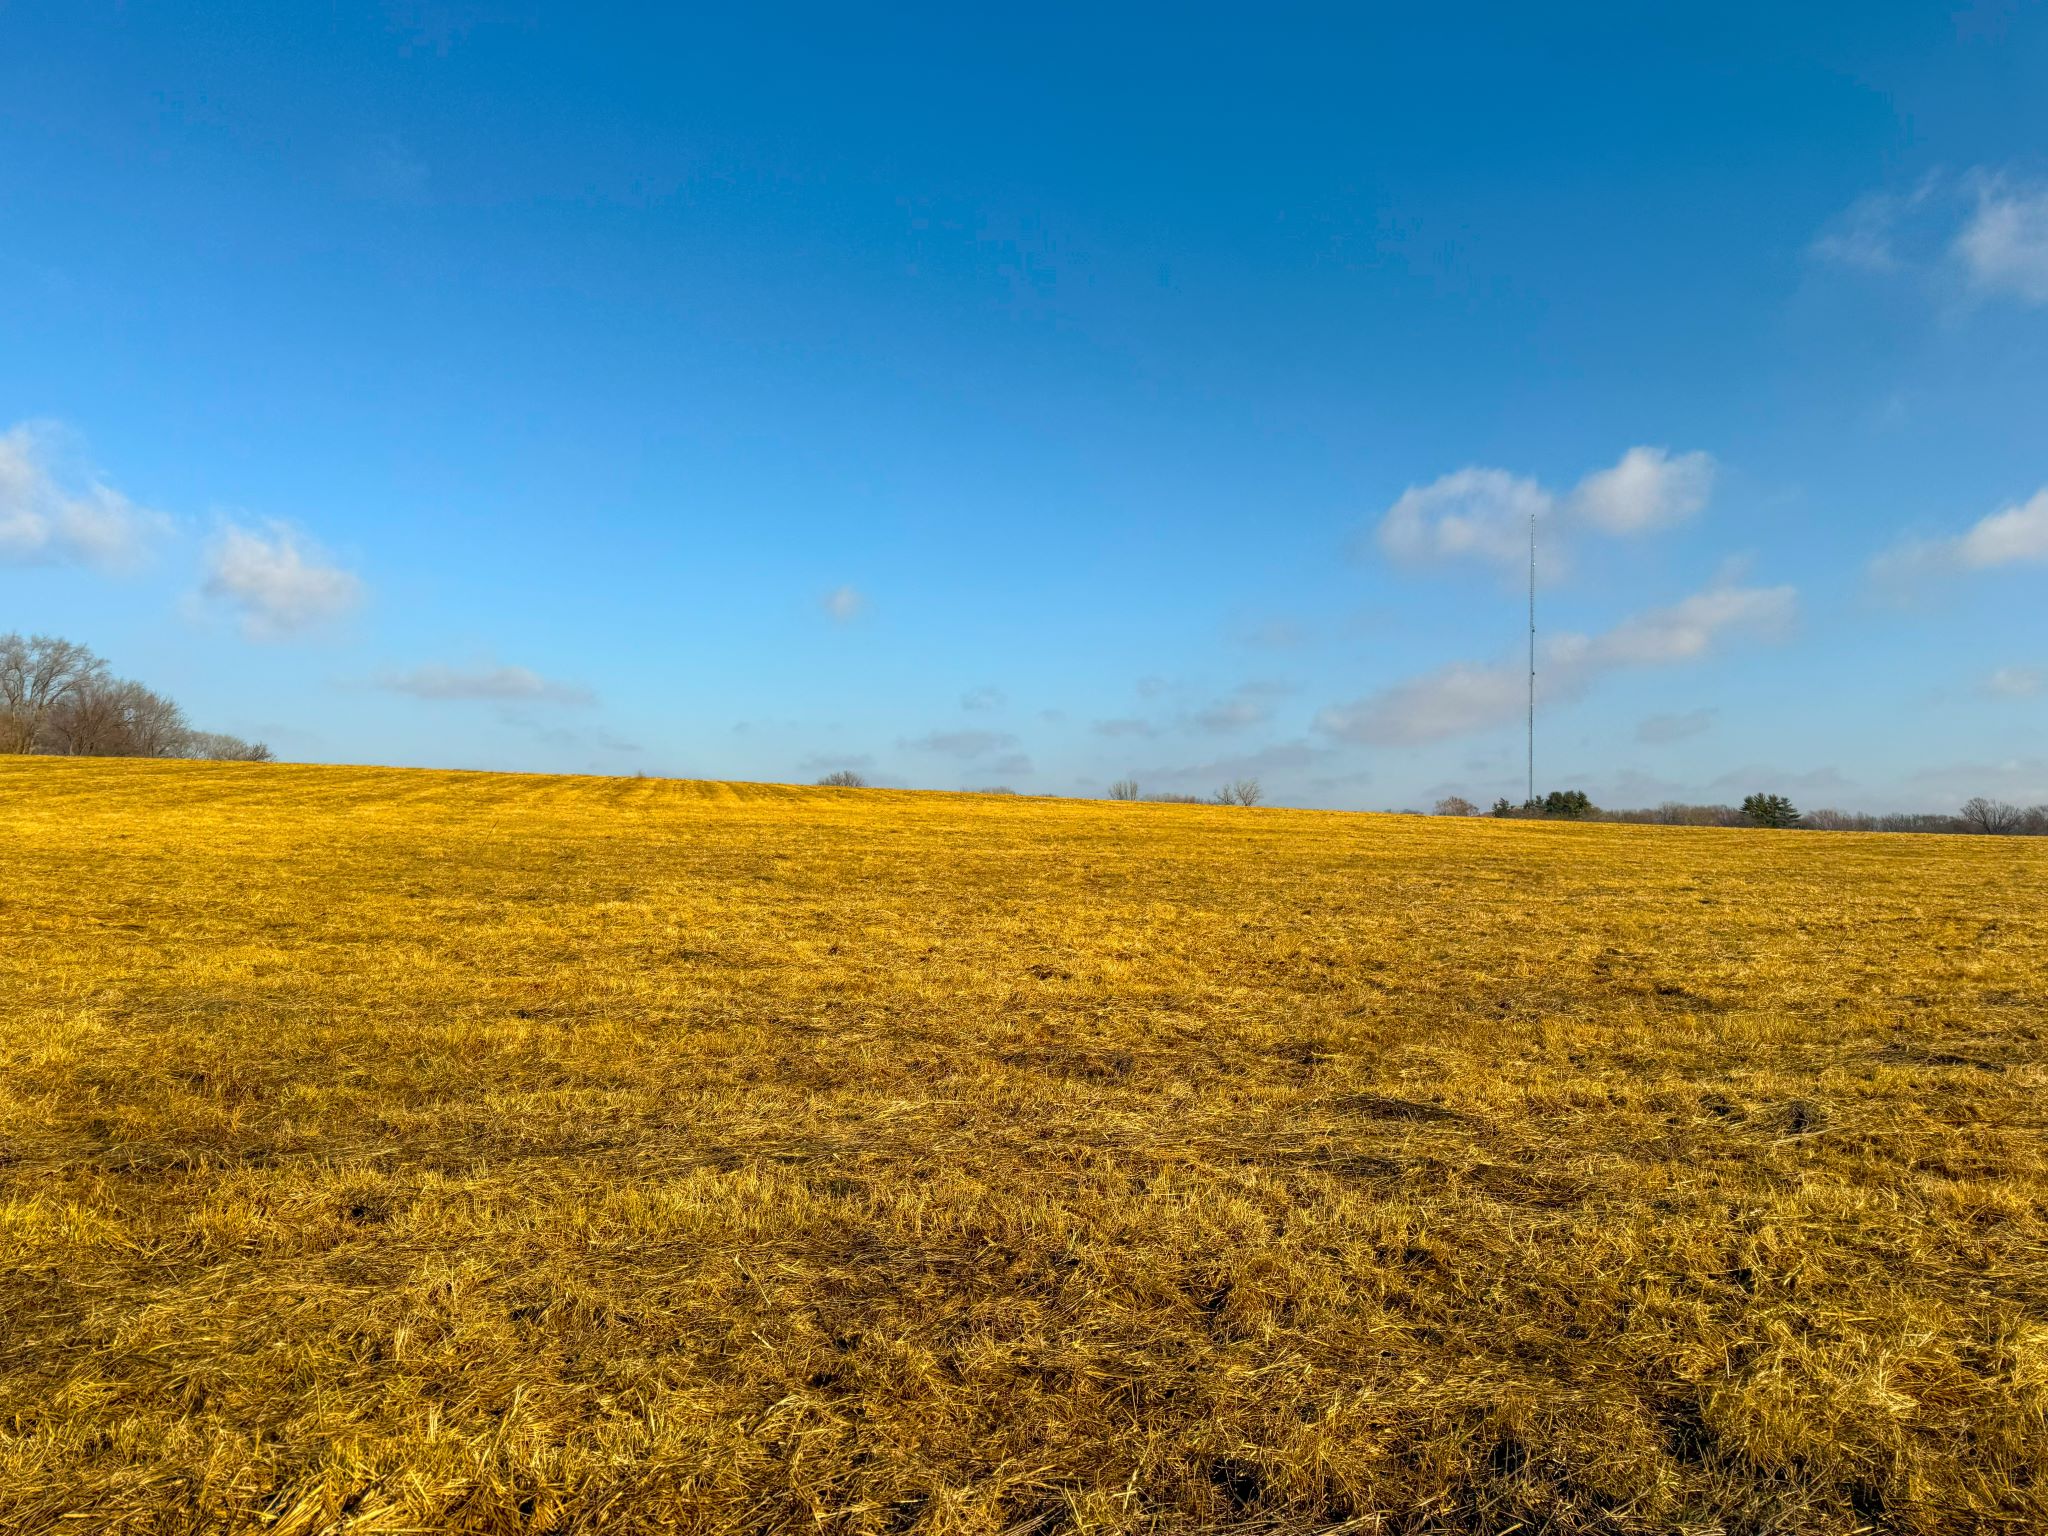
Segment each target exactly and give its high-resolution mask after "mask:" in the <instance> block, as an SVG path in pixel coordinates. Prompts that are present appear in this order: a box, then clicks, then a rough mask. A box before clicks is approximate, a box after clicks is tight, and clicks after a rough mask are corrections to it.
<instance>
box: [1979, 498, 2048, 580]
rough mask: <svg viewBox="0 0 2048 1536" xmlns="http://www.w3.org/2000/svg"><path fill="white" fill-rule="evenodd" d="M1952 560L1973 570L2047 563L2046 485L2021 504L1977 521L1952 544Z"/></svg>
mask: <svg viewBox="0 0 2048 1536" xmlns="http://www.w3.org/2000/svg"><path fill="white" fill-rule="evenodd" d="M1956 560H1957V562H1958V563H1959V564H1962V565H1966V566H1969V567H1970V568H1971V569H1973V570H1983V569H1985V568H1986V567H1988V566H1994V565H2011V564H2013V563H2015V562H2016V561H2021V560H2048V486H2043V487H2042V488H2041V489H2040V490H2038V491H2036V492H2034V494H2033V495H2032V496H2031V497H2029V498H2028V499H2027V500H2026V501H2024V502H2017V503H2015V504H2014V505H2012V506H2009V507H2001V508H2000V509H1999V510H1998V511H1996V512H1993V513H1991V514H1990V515H1989V516H1986V517H1983V518H1980V519H1979V520H1978V521H1977V523H1976V524H1975V525H1974V526H1973V527H1972V528H1971V529H1970V531H1969V532H1968V533H1966V534H1964V535H1963V536H1962V537H1961V538H1960V539H1958V540H1957V541H1956Z"/></svg>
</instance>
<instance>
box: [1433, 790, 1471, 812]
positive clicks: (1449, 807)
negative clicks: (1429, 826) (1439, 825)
mask: <svg viewBox="0 0 2048 1536" xmlns="http://www.w3.org/2000/svg"><path fill="white" fill-rule="evenodd" d="M1436 813H1437V815H1439V816H1477V815H1478V814H1479V807H1478V806H1476V805H1474V804H1473V803H1472V802H1471V801H1470V800H1467V799H1466V798H1465V797H1464V796H1463V795H1445V796H1444V797H1443V799H1441V800H1439V801H1437V803H1436Z"/></svg>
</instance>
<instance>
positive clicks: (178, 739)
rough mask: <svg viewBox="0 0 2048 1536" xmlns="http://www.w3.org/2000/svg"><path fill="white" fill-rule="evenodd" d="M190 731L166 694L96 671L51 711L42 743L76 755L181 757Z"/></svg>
mask: <svg viewBox="0 0 2048 1536" xmlns="http://www.w3.org/2000/svg"><path fill="white" fill-rule="evenodd" d="M191 734H192V732H191V729H190V728H189V727H188V726H187V725H186V724H185V712H184V711H183V710H181V709H179V708H178V706H177V705H176V704H174V703H172V702H171V701H170V700H169V699H167V698H165V697H164V696H163V695H162V694H160V693H152V692H151V691H150V690H149V689H147V688H145V687H143V686H142V684H140V683H130V682H122V681H119V680H118V679H112V678H108V677H105V676H95V677H93V678H91V679H90V680H88V681H87V682H85V683H84V684H83V685H82V686H80V687H79V688H77V689H76V690H75V691H73V692H72V694H71V695H70V697H68V698H67V699H65V700H64V702H63V703H61V704H59V705H58V706H57V707H56V708H55V709H53V710H51V711H50V713H49V716H48V718H47V719H46V720H45V721H44V724H43V741H42V746H43V749H44V750H45V751H48V752H56V753H62V754H65V755H67V756H72V757H179V756H182V755H183V754H184V750H185V742H186V738H187V737H189V736H190V735H191Z"/></svg>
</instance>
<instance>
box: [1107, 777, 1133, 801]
mask: <svg viewBox="0 0 2048 1536" xmlns="http://www.w3.org/2000/svg"><path fill="white" fill-rule="evenodd" d="M1109 798H1110V799H1112V800H1135V799H1137V798H1138V781H1137V780H1136V779H1118V780H1117V781H1116V782H1115V783H1114V784H1112V785H1110V786H1109Z"/></svg>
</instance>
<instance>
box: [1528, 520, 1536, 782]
mask: <svg viewBox="0 0 2048 1536" xmlns="http://www.w3.org/2000/svg"><path fill="white" fill-rule="evenodd" d="M1529 803H1530V804H1531V805H1534V804H1535V803H1536V509H1535V508H1534V507H1531V508H1530V509H1529Z"/></svg>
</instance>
